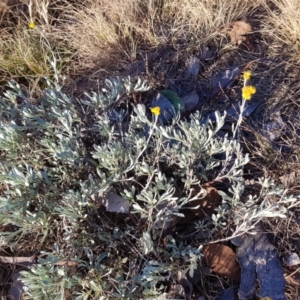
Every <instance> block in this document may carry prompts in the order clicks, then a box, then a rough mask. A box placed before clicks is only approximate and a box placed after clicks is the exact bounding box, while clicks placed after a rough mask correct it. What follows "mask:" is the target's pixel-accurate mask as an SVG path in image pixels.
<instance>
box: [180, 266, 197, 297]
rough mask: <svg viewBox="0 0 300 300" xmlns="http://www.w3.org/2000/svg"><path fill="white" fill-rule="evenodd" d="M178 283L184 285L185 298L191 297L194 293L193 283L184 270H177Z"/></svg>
mask: <svg viewBox="0 0 300 300" xmlns="http://www.w3.org/2000/svg"><path fill="white" fill-rule="evenodd" d="M177 278H178V283H179V284H181V285H182V287H183V289H184V292H185V299H190V297H191V296H192V293H193V290H194V288H193V285H192V284H191V283H190V282H189V280H188V279H187V277H186V275H185V274H184V273H183V272H182V271H178V272H177Z"/></svg>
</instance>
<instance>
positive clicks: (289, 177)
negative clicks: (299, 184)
mask: <svg viewBox="0 0 300 300" xmlns="http://www.w3.org/2000/svg"><path fill="white" fill-rule="evenodd" d="M279 179H280V181H281V182H282V184H283V186H284V188H286V189H289V188H291V187H292V186H293V185H294V184H295V180H296V172H295V171H293V172H291V173H289V174H284V175H283V176H281V177H279Z"/></svg>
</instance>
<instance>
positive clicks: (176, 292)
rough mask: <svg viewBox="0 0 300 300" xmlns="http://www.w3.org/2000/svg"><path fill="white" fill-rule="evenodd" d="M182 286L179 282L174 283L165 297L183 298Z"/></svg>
mask: <svg viewBox="0 0 300 300" xmlns="http://www.w3.org/2000/svg"><path fill="white" fill-rule="evenodd" d="M184 294H185V293H184V288H183V286H182V285H181V284H174V285H173V286H172V287H171V290H170V291H169V292H168V294H167V299H185V295H184Z"/></svg>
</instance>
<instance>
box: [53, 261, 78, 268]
mask: <svg viewBox="0 0 300 300" xmlns="http://www.w3.org/2000/svg"><path fill="white" fill-rule="evenodd" d="M54 265H56V266H67V267H76V266H77V265H78V262H76V261H72V260H61V261H58V262H56V263H55V264H54Z"/></svg>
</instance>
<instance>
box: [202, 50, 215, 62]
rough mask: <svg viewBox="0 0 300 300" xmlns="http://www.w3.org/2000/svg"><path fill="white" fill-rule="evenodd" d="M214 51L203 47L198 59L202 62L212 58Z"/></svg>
mask: <svg viewBox="0 0 300 300" xmlns="http://www.w3.org/2000/svg"><path fill="white" fill-rule="evenodd" d="M214 53H215V51H213V50H210V49H209V47H203V48H202V49H201V54H200V57H201V59H203V60H208V59H211V58H212V57H213V56H214Z"/></svg>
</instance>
